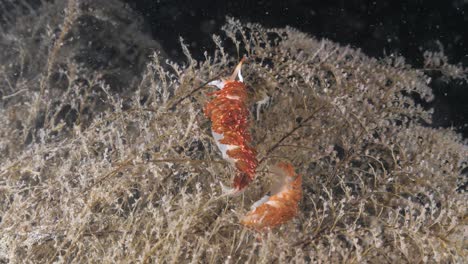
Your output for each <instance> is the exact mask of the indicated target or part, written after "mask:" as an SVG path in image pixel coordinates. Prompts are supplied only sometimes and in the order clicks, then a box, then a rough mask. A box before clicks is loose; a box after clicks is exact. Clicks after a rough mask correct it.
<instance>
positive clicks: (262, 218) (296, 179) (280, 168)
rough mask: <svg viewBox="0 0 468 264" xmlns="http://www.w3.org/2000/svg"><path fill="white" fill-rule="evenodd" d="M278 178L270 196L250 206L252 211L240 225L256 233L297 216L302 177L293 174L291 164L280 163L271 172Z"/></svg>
mask: <svg viewBox="0 0 468 264" xmlns="http://www.w3.org/2000/svg"><path fill="white" fill-rule="evenodd" d="M272 172H273V175H274V176H276V177H278V178H277V180H278V185H277V186H276V187H275V188H273V189H272V194H271V195H272V196H271V197H270V196H264V197H263V198H262V199H260V200H259V201H257V202H256V203H254V204H253V206H252V211H250V212H249V213H247V215H246V216H244V218H243V219H242V220H241V224H242V225H244V226H246V227H248V228H252V229H254V230H257V231H265V230H268V229H271V228H274V227H277V226H279V225H281V224H284V223H286V222H287V221H289V220H291V219H292V218H294V217H295V216H296V215H297V212H298V204H299V201H300V200H301V198H302V177H301V176H300V175H297V174H296V173H295V172H294V168H293V166H292V165H291V164H289V163H285V162H280V163H278V164H277V165H276V166H275V167H274V168H273V170H272Z"/></svg>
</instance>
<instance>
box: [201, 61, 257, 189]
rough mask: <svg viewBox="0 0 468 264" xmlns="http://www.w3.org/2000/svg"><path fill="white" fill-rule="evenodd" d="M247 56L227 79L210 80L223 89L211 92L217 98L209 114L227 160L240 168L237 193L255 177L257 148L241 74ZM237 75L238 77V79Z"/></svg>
mask: <svg viewBox="0 0 468 264" xmlns="http://www.w3.org/2000/svg"><path fill="white" fill-rule="evenodd" d="M244 61H245V58H243V59H242V60H241V61H240V62H239V64H238V65H237V67H236V68H235V70H234V72H233V74H232V75H231V76H230V77H229V78H227V79H221V80H216V81H212V82H210V83H209V84H208V85H212V86H216V87H217V88H218V89H219V90H218V91H216V92H213V93H210V94H208V95H210V96H214V98H213V99H212V100H211V101H209V102H208V103H207V104H206V105H205V109H204V112H205V115H206V116H207V117H208V118H209V119H210V120H211V122H212V124H211V132H212V134H213V137H214V139H215V141H216V144H217V145H218V148H219V150H220V151H221V153H222V156H223V158H224V159H225V160H227V161H228V162H229V163H231V164H232V165H233V166H235V168H236V169H237V173H236V176H235V177H234V183H233V188H232V189H231V190H229V191H228V194H237V193H239V192H241V191H242V190H244V188H245V187H247V186H248V184H249V183H250V182H251V181H252V180H253V179H254V178H255V171H256V169H257V166H258V160H257V157H256V156H257V152H256V151H255V149H254V148H253V147H252V146H251V136H250V133H249V120H248V119H249V110H248V107H247V99H248V94H247V88H246V86H245V84H244V80H243V77H242V74H241V67H242V63H243V62H244ZM236 77H237V78H238V80H236Z"/></svg>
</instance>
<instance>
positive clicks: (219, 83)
mask: <svg viewBox="0 0 468 264" xmlns="http://www.w3.org/2000/svg"><path fill="white" fill-rule="evenodd" d="M225 84H226V82H225V81H223V80H214V81H211V82H209V83H208V85H211V86H216V88H218V89H223V87H224V85H225Z"/></svg>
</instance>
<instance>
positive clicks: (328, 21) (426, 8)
mask: <svg viewBox="0 0 468 264" xmlns="http://www.w3.org/2000/svg"><path fill="white" fill-rule="evenodd" d="M126 2H127V3H128V5H129V6H130V7H131V8H133V9H134V10H136V11H137V12H139V13H140V14H142V15H143V16H144V18H145V24H146V26H147V27H148V28H147V30H149V31H150V32H151V33H152V34H153V36H154V38H156V39H157V40H158V41H159V42H160V43H161V44H162V46H163V48H164V50H165V51H166V52H167V53H168V54H169V56H170V57H171V58H173V59H175V60H177V59H182V55H181V49H180V46H179V36H182V37H183V38H184V39H185V41H186V42H187V44H189V45H190V49H191V51H192V53H193V55H194V56H195V57H197V58H199V59H201V58H202V56H203V52H204V51H205V50H208V51H209V50H213V49H214V44H213V43H212V40H211V34H213V33H217V34H219V33H220V27H221V26H222V25H223V24H224V22H225V17H226V15H230V16H233V17H236V18H239V19H240V20H241V21H243V22H257V23H260V24H262V25H264V26H265V27H285V26H292V27H294V28H297V29H299V30H301V31H303V32H307V33H310V34H311V35H313V36H315V37H317V38H328V39H330V40H333V41H336V42H338V43H340V44H343V45H351V46H352V47H355V48H360V49H362V51H364V53H366V54H368V55H369V56H373V57H382V56H384V55H385V54H387V55H389V54H391V53H395V54H399V55H402V56H404V57H405V58H406V59H407V62H408V63H410V64H412V65H413V66H414V67H421V66H422V63H423V56H422V54H423V51H424V50H433V51H437V50H438V49H439V44H438V41H439V42H440V44H442V46H443V47H444V52H445V54H446V55H447V56H448V58H449V61H450V62H451V63H454V64H457V63H462V64H463V65H464V67H468V0H451V1H437V0H436V1H424V0H413V1H362V0H341V1H329V0H328V1H305V0H289V1H271V0H260V1H246V0H239V1H187V0H126ZM431 77H432V78H433V82H432V83H431V87H432V88H433V90H434V94H435V95H436V99H435V100H434V101H433V102H431V103H430V104H428V105H425V106H426V107H434V109H435V113H434V120H433V125H434V126H435V127H453V128H455V129H456V130H457V131H459V132H461V133H463V135H464V137H465V138H468V83H466V82H463V81H460V80H453V81H450V82H449V83H446V82H443V81H442V79H441V78H440V76H439V75H437V74H432V76H431Z"/></svg>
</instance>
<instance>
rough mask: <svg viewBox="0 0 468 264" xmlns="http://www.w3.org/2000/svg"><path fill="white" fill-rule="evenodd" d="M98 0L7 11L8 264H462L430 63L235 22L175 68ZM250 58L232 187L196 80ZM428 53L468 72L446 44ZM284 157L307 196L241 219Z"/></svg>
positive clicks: (4, 161) (460, 153)
mask: <svg viewBox="0 0 468 264" xmlns="http://www.w3.org/2000/svg"><path fill="white" fill-rule="evenodd" d="M107 2H108V3H109V2H111V3H112V4H110V5H106V6H102V5H101V3H100V1H73V0H69V1H55V2H54V1H51V2H44V3H43V4H42V5H41V7H39V8H38V9H37V10H34V11H31V10H29V11H24V9H22V8H18V9H17V10H11V12H10V15H11V14H13V15H11V16H8V17H6V19H2V24H1V28H0V31H1V32H0V34H1V36H2V37H1V38H0V47H1V49H0V263H52V262H58V263H63V262H66V263H96V262H112V263H113V262H118V263H140V262H143V263H168V262H171V263H257V262H258V263H271V262H273V263H289V262H291V263H330V262H331V263H343V262H346V263H419V262H424V263H463V262H464V260H465V259H466V256H467V254H468V252H467V249H466V231H467V222H466V215H467V209H466V208H468V207H467V201H468V199H467V195H466V181H467V179H466V178H467V177H468V176H467V174H468V169H467V167H468V147H467V144H466V141H463V139H462V137H461V136H460V135H459V134H457V133H455V132H454V131H452V130H449V129H439V128H433V127H431V126H430V123H431V115H432V111H431V109H426V108H425V107H424V106H422V105H421V103H420V102H424V101H430V100H432V99H433V95H432V92H431V89H430V87H429V86H428V85H429V84H430V81H431V80H430V78H429V77H428V76H427V75H426V74H425V71H424V69H415V68H412V67H411V66H410V65H408V64H406V63H405V60H404V58H402V57H399V56H392V55H391V56H388V57H386V58H382V59H376V58H370V57H368V56H366V55H365V54H363V53H362V52H360V51H359V50H356V49H353V48H350V47H346V46H341V45H339V44H337V43H334V42H331V41H328V40H323V39H315V38H313V37H312V36H309V35H307V34H304V33H302V32H300V31H298V30H295V29H293V28H289V27H286V28H275V29H268V28H264V27H263V26H262V25H259V24H253V23H240V22H239V21H237V20H236V19H233V18H228V19H227V22H226V24H225V25H224V26H223V28H222V29H223V34H222V35H219V36H218V35H214V36H213V41H214V43H216V46H217V49H216V50H211V51H207V52H206V54H205V59H203V60H195V59H194V58H193V57H192V56H191V54H190V48H189V47H187V45H185V44H184V41H183V40H181V48H182V50H183V53H184V54H185V56H186V62H185V63H184V64H178V63H175V62H172V61H170V60H169V59H167V57H166V55H165V53H164V51H163V50H161V47H160V45H159V44H158V43H157V42H156V41H154V40H152V39H151V38H150V37H149V36H147V35H145V33H144V32H141V31H140V30H139V28H140V27H139V23H140V22H139V20H138V17H137V16H136V15H135V14H134V13H132V12H131V11H130V10H128V9H126V8H124V5H123V4H122V3H120V2H119V1H117V0H115V1H114V0H112V1H107ZM109 6H111V8H109ZM90 28H92V30H90ZM244 55H246V56H247V57H248V58H251V60H250V61H249V63H247V64H244V65H243V68H242V75H243V78H244V80H245V83H246V85H247V90H248V93H249V96H248V98H249V100H250V101H249V102H248V103H246V105H247V106H248V109H249V120H250V125H249V127H250V131H249V133H250V137H251V139H252V140H251V142H252V144H253V145H254V146H255V150H256V152H257V158H258V167H257V168H256V177H255V179H254V180H253V181H252V182H251V183H250V184H249V186H248V188H246V190H245V191H244V192H243V193H242V195H238V196H234V197H227V196H223V195H222V194H223V193H222V188H221V186H220V184H219V183H220V182H223V183H226V182H230V181H231V180H232V179H233V178H234V176H235V174H236V170H235V168H233V167H232V166H230V165H229V164H228V162H226V161H225V160H224V159H223V158H222V155H221V152H220V151H219V149H218V147H217V145H216V141H215V140H214V139H213V136H212V133H211V122H210V120H209V119H208V118H207V117H206V116H205V115H204V114H203V109H204V106H205V105H206V104H207V102H209V100H211V97H210V96H209V95H208V94H209V93H210V92H213V91H214V89H213V88H209V87H207V86H206V84H207V83H209V82H210V81H213V80H216V79H219V77H220V76H228V74H229V73H230V72H231V71H232V69H233V67H235V65H236V64H237V63H238V62H239V60H240V58H242V57H243V56H244ZM425 57H426V58H425V59H426V63H425V65H427V67H428V68H430V69H431V71H440V73H441V74H444V75H445V76H447V78H461V79H466V78H467V77H466V72H467V71H466V69H464V68H462V67H461V66H459V65H454V64H450V63H449V62H448V61H447V59H446V57H445V56H444V55H443V53H437V52H433V53H431V52H428V53H426V56H425ZM278 162H280V164H285V162H287V163H290V164H292V166H294V170H295V173H297V175H301V177H302V199H301V200H300V202H299V204H298V208H297V211H298V213H297V216H296V217H295V218H294V219H292V220H290V221H288V222H286V223H284V224H282V225H280V226H278V227H276V228H274V229H271V230H267V231H265V232H261V233H259V232H256V231H253V230H251V229H249V228H246V227H244V226H243V225H242V224H241V219H243V218H244V217H245V216H246V215H248V212H249V211H250V210H251V209H250V206H251V205H252V204H253V203H255V201H257V200H259V199H260V198H261V197H263V195H264V194H265V193H267V192H268V191H269V190H270V189H271V187H272V186H274V185H275V179H274V178H272V177H271V176H269V175H271V173H270V172H271V171H272V170H273V167H274V165H275V164H277V163H278ZM258 208H260V207H258Z"/></svg>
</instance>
